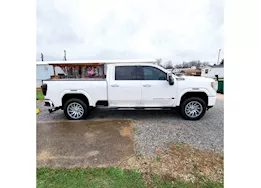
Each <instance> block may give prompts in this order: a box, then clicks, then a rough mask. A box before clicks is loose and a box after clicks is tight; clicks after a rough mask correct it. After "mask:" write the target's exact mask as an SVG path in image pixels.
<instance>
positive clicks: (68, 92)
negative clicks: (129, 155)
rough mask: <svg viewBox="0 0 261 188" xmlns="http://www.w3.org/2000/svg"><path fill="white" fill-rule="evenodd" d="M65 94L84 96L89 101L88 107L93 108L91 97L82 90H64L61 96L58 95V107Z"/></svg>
mask: <svg viewBox="0 0 261 188" xmlns="http://www.w3.org/2000/svg"><path fill="white" fill-rule="evenodd" d="M66 94H83V95H85V97H87V99H88V101H89V105H90V106H95V102H94V101H93V100H92V98H91V96H90V95H89V94H88V93H87V92H86V91H84V90H78V89H77V90H64V91H63V92H62V93H61V94H60V103H61V104H60V106H61V105H62V98H63V96H64V95H66Z"/></svg>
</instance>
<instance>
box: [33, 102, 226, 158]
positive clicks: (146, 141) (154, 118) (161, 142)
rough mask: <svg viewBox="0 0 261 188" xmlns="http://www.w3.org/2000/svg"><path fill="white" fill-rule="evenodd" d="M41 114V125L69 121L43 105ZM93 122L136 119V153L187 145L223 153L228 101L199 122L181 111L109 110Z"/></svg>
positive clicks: (98, 111) (92, 116)
mask: <svg viewBox="0 0 261 188" xmlns="http://www.w3.org/2000/svg"><path fill="white" fill-rule="evenodd" d="M37 107H38V108H39V109H40V113H39V114H38V115H37V121H54V120H64V119H66V118H65V116H64V114H63V111H62V110H59V111H56V112H54V113H52V114H49V112H48V111H47V109H46V108H45V107H44V105H43V103H42V102H37ZM88 118H89V119H101V118H119V119H132V120H133V127H134V128H133V131H134V144H135V150H136V153H138V154H142V155H155V150H156V148H167V147H168V144H169V143H171V142H185V143H189V144H191V145H193V146H194V147H196V148H202V149H209V150H212V151H218V152H223V147H224V142H223V141H224V99H223V97H218V98H217V101H216V105H215V106H214V107H213V108H211V109H210V110H209V111H207V112H206V114H205V116H204V117H203V118H201V119H200V120H198V121H186V120H184V119H182V117H181V116H180V114H179V112H178V111H171V110H146V111H143V110H108V109H102V108H101V109H95V110H94V111H92V112H91V113H90V115H89V116H88Z"/></svg>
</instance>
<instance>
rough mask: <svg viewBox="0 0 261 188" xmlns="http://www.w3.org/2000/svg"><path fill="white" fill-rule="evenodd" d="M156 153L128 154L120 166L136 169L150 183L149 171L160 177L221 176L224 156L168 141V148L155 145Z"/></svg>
mask: <svg viewBox="0 0 261 188" xmlns="http://www.w3.org/2000/svg"><path fill="white" fill-rule="evenodd" d="M156 153H157V156H156V157H145V156H142V157H136V156H135V157H132V158H130V159H128V160H127V161H126V162H124V163H122V164H121V167H122V168H126V169H133V168H136V169H138V170H139V172H141V173H142V174H143V178H144V179H145V181H146V182H147V183H151V182H152V176H153V174H157V175H158V176H159V177H161V178H163V179H168V180H173V179H176V178H180V179H183V180H186V181H191V182H197V181H202V180H204V179H208V180H211V181H223V179H224V178H223V176H224V165H223V164H224V157H223V155H221V154H219V153H214V152H212V151H208V150H200V149H196V148H193V147H192V146H190V145H188V144H180V143H178V144H170V146H169V149H168V150H162V149H160V148H157V149H156Z"/></svg>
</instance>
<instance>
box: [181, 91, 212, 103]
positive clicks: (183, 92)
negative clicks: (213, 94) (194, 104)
mask: <svg viewBox="0 0 261 188" xmlns="http://www.w3.org/2000/svg"><path fill="white" fill-rule="evenodd" d="M189 92H195V93H198V92H201V93H202V92H203V93H206V95H207V96H210V93H209V91H208V90H207V89H205V88H199V89H198V90H193V88H187V89H184V90H183V91H182V92H181V93H180V94H179V95H178V98H177V106H179V105H180V101H181V98H182V96H183V95H185V94H186V93H189Z"/></svg>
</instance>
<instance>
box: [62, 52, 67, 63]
mask: <svg viewBox="0 0 261 188" xmlns="http://www.w3.org/2000/svg"><path fill="white" fill-rule="evenodd" d="M63 52H64V57H63V60H64V61H67V59H66V50H64V51H63Z"/></svg>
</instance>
